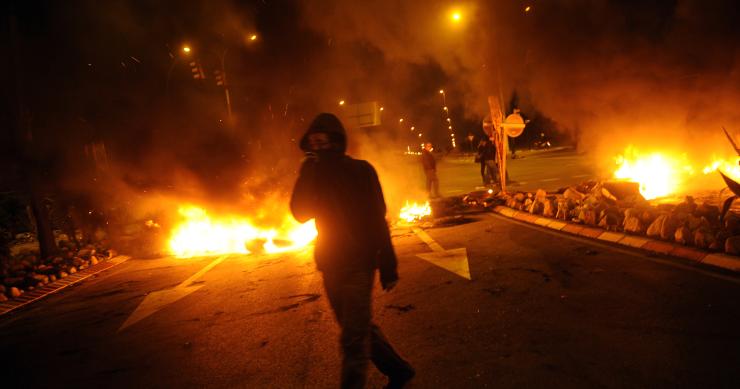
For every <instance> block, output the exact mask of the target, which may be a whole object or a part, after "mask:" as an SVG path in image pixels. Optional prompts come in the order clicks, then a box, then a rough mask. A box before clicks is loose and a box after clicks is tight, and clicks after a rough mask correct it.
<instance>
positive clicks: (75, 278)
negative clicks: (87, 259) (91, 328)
mask: <svg viewBox="0 0 740 389" xmlns="http://www.w3.org/2000/svg"><path fill="white" fill-rule="evenodd" d="M130 258H131V257H128V256H125V255H119V256H117V257H114V258H111V259H109V260H107V261H104V262H101V263H98V264H97V265H94V266H91V267H89V268H87V269H85V270H82V271H78V272H77V273H74V274H70V275H68V276H67V277H64V278H62V279H59V280H56V281H54V282H51V283H48V284H46V285H44V286H42V287H40V288H38V289H34V290H32V291H30V292H26V293H23V294H22V295H20V296H19V297H16V298H14V299H12V300H8V301H4V302H2V303H0V316H2V315H5V314H6V313H8V312H10V311H13V310H16V309H18V308H20V307H23V306H26V305H28V304H31V303H32V302H34V301H38V300H41V299H42V298H44V297H46V296H48V295H50V294H54V293H56V292H59V291H60V290H62V289H64V288H66V287H68V286H72V285H74V284H76V283H78V282H80V281H82V280H84V279H86V278H89V277H91V276H93V275H95V274H98V273H100V272H102V271H104V270H108V269H110V268H112V267H114V266H117V265H120V264H122V263H124V262H126V261H127V260H129V259H130Z"/></svg>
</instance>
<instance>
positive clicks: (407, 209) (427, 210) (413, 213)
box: [398, 201, 432, 223]
mask: <svg viewBox="0 0 740 389" xmlns="http://www.w3.org/2000/svg"><path fill="white" fill-rule="evenodd" d="M431 214H432V208H431V207H430V206H429V202H428V201H427V202H426V203H424V205H419V204H417V203H413V204H409V202H408V201H406V205H404V206H403V208H401V213H400V214H399V215H398V216H399V217H400V218H401V220H403V221H405V222H407V223H413V222H415V221H418V220H421V219H422V218H424V217H426V216H429V215H431Z"/></svg>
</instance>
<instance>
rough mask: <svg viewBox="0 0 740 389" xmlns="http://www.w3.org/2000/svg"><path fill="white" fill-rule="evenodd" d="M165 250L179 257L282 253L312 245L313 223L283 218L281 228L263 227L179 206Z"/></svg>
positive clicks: (241, 219) (234, 217)
mask: <svg viewBox="0 0 740 389" xmlns="http://www.w3.org/2000/svg"><path fill="white" fill-rule="evenodd" d="M178 213H179V215H180V220H179V222H178V224H177V225H176V226H175V227H174V228H173V229H172V232H171V235H170V238H169V241H168V251H169V252H170V253H171V254H173V255H175V256H177V257H180V258H186V257H195V256H205V255H219V254H250V253H268V254H269V253H281V252H286V251H292V250H298V249H300V248H303V247H305V246H307V245H308V244H310V243H311V242H313V240H314V239H315V238H316V235H317V231H316V225H315V224H314V221H313V220H311V221H309V222H306V223H304V224H300V223H298V222H296V221H295V220H294V219H293V218H292V217H290V216H288V215H286V216H285V217H284V218H283V222H282V224H281V225H280V226H277V227H276V226H271V227H264V226H260V225H258V223H255V222H254V221H252V220H250V219H248V218H245V217H243V216H239V215H227V216H213V215H210V214H209V213H208V212H207V211H206V210H205V209H203V208H200V207H197V206H192V205H188V206H182V207H180V209H179V212H178Z"/></svg>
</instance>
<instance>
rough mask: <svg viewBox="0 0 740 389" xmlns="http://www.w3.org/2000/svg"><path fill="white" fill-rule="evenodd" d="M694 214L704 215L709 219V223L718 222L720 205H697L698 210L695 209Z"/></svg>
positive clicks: (697, 215)
mask: <svg viewBox="0 0 740 389" xmlns="http://www.w3.org/2000/svg"><path fill="white" fill-rule="evenodd" d="M694 216H696V217H703V218H705V219H707V221H708V222H709V223H716V222H717V221H719V207H718V206H716V205H709V204H707V203H703V204H701V205H699V206H697V207H696V210H695V211H694Z"/></svg>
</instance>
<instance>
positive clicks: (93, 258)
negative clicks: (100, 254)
mask: <svg viewBox="0 0 740 389" xmlns="http://www.w3.org/2000/svg"><path fill="white" fill-rule="evenodd" d="M90 264H91V265H97V264H98V258H97V257H96V256H94V255H93V256H91V257H90Z"/></svg>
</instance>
